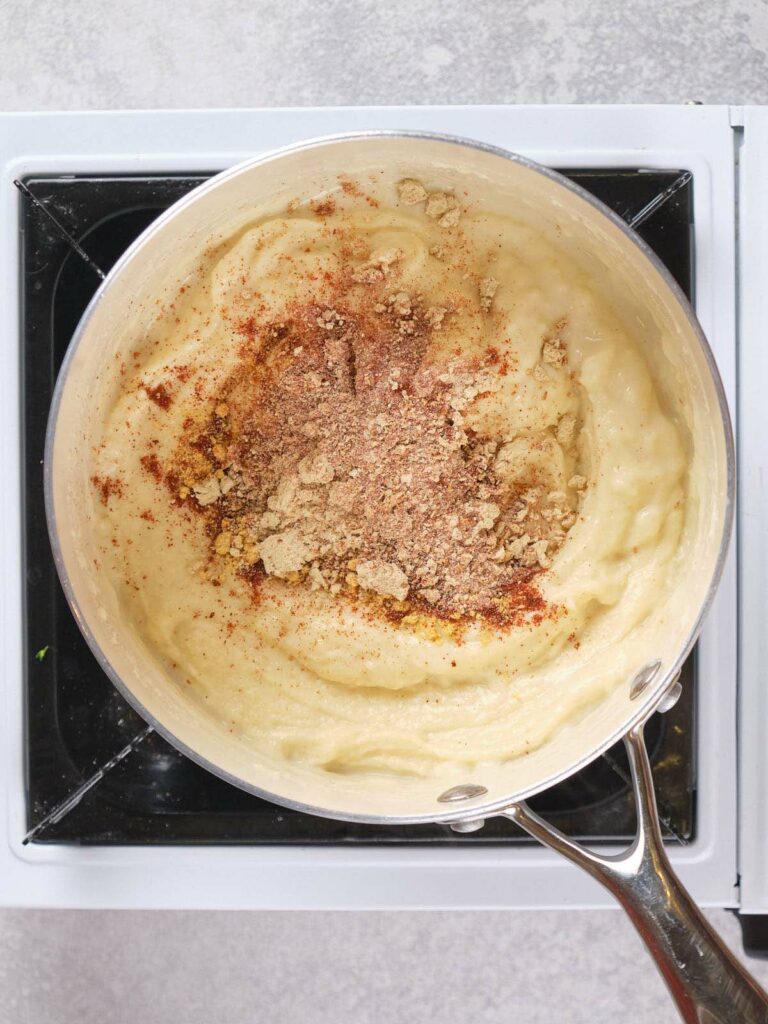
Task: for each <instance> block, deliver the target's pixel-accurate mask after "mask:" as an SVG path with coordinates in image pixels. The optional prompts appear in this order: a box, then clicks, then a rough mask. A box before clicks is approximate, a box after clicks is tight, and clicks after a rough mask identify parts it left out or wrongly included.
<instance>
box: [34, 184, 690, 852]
mask: <svg viewBox="0 0 768 1024" xmlns="http://www.w3.org/2000/svg"><path fill="white" fill-rule="evenodd" d="M563 173H565V174H567V175H568V177H570V178H572V179H573V180H574V181H577V182H578V183H579V184H580V185H582V186H583V187H584V188H585V189H587V190H589V191H590V192H592V193H593V194H595V195H596V196H597V197H598V198H600V199H602V200H603V202H605V203H606V204H607V205H608V206H610V207H611V208H612V209H614V210H615V211H616V212H617V213H618V214H619V215H620V216H621V217H623V218H624V219H625V220H627V221H628V222H629V223H630V224H632V226H633V227H635V228H636V229H637V230H638V233H639V234H640V235H641V236H642V237H643V238H644V239H645V240H646V241H647V242H648V243H649V244H650V245H651V247H652V248H653V249H654V250H655V251H656V252H657V253H658V255H659V256H660V257H661V259H662V260H663V262H664V263H665V264H666V265H667V267H668V268H669V269H670V271H671V272H672V274H673V276H674V277H675V278H676V280H677V281H678V283H679V284H680V285H681V287H682V288H683V290H684V291H685V292H686V294H687V295H688V296H689V297H690V295H691V283H692V280H693V266H692V253H693V246H692V232H693V223H692V209H693V202H692V200H693V181H692V178H691V175H690V174H689V173H688V172H683V171H678V170H669V171H659V170H652V171H651V170H626V169H616V170H611V169H599V170H573V171H569V170H566V171H564V172H563ZM207 177H208V175H184V174H181V175H180V174H174V175H153V176H142V177H132V176H128V175H121V176H111V177H107V176H104V177H95V176H94V177H84V176H77V175H69V176H51V177H38V178H27V179H25V181H24V182H23V183H20V187H21V188H22V191H25V193H26V195H27V200H28V201H27V202H26V203H24V204H23V206H22V214H21V218H22V219H21V224H20V228H21V255H20V258H21V265H22V325H23V332H22V339H23V341H22V353H21V362H22V378H23V392H22V398H23V416H24V419H23V423H24V432H23V442H22V443H23V446H24V451H23V465H24V496H25V503H26V504H25V510H26V529H25V534H24V551H23V557H24V569H25V581H26V606H25V630H26V636H25V640H26V645H27V650H28V659H27V671H26V695H27V715H26V731H27V734H26V741H27V742H26V749H27V765H26V767H27V823H28V826H29V828H30V829H33V828H34V827H35V826H36V825H38V824H39V823H40V822H41V821H42V820H43V819H44V818H45V817H46V815H47V814H49V813H50V812H51V810H52V809H54V808H58V807H59V805H63V806H62V808H61V809H60V811H59V813H57V814H56V815H55V816H54V820H52V821H50V822H48V823H47V824H46V825H45V827H44V828H40V830H39V832H37V833H36V834H35V836H34V841H35V842H57V843H61V842H80V843H143V844H147V843H205V844H217V843H229V844H231V843H242V844H256V843H260V844H263V843H296V844H301V845H307V844H329V843H330V844H339V843H367V844H381V843H385V844H386V843H389V844H391V843H408V844H418V843H435V842H437V843H443V844H444V843H453V844H465V843H474V844H477V843H480V844H489V843H491V844H492V843H510V842H512V843H526V842H530V841H531V840H529V839H528V838H527V837H525V836H523V834H522V833H520V832H519V831H518V830H517V829H516V828H515V826H514V825H513V824H512V823H511V822H510V821H508V820H506V819H493V820H491V821H489V822H488V823H487V825H486V826H485V828H484V829H482V830H481V831H479V832H474V833H470V834H466V835H458V834H457V833H454V832H452V831H451V830H450V829H449V828H448V826H446V825H419V826H408V827H405V826H394V827H386V828H385V827H381V826H368V825H359V824H351V823H347V822H339V821H331V820H328V819H323V818H315V817H312V816H311V815H307V814H302V813H299V812H297V811H292V810H288V809H286V808H282V807H278V806H276V805H274V804H270V803H268V802H266V801H264V800H260V799H258V798H257V797H254V796H251V795H249V794H248V793H245V792H243V791H242V790H239V789H237V788H235V787H234V786H231V785H229V784H228V783H226V782H223V781H222V780H220V779H218V778H216V777H215V776H213V775H211V774H210V773H209V772H207V771H205V770H204V769H202V768H200V767H198V765H196V764H194V763H193V762H192V761H190V760H189V759H188V758H187V757H185V756H184V755H183V754H180V753H179V752H178V751H177V750H176V749H175V748H174V747H172V746H171V745H170V744H168V743H167V742H166V741H165V740H163V739H162V738H161V737H160V736H159V735H158V734H157V733H155V732H153V731H151V730H148V729H147V728H146V726H145V723H144V722H143V721H142V720H141V718H139V716H138V715H137V714H136V713H135V712H134V711H133V710H132V709H131V708H130V707H129V706H128V704H127V703H126V702H125V701H124V700H123V699H122V697H121V696H120V695H119V694H118V692H117V691H116V690H115V689H114V687H113V686H112V684H111V683H110V681H109V680H108V678H107V677H106V676H105V675H104V673H103V672H102V670H101V669H100V668H99V666H98V664H97V662H96V660H95V658H94V657H93V655H92V654H91V652H90V650H89V649H88V646H87V644H86V643H85V641H84V640H83V638H82V636H81V634H80V632H79V630H78V628H77V625H76V624H75V621H74V619H73V617H72V614H71V613H70V611H69V608H68V606H67V603H66V600H65V598H64V595H63V593H62V590H61V588H60V586H59V582H58V578H57V576H56V571H55V568H54V564H53V559H52V556H51V550H50V546H49V543H48V536H47V532H46V526H45V512H44V505H43V480H42V465H41V463H42V457H43V445H44V437H45V427H46V421H47V417H48V410H49V407H50V403H51V396H52V393H53V386H54V382H55V379H56V374H57V372H58V369H59V366H60V363H61V360H62V358H63V356H64V352H65V351H66V348H67V345H68V344H69V340H70V338H71V337H72V334H73V332H74V330H75V327H76V325H77V323H78V321H79V319H80V317H81V315H82V313H83V311H84V310H85V307H86V305H87V304H88V301H89V300H90V298H91V297H92V295H93V293H94V291H95V290H96V288H97V287H98V285H99V282H100V276H101V275H103V274H104V273H105V272H107V271H108V270H109V268H110V267H111V266H112V265H113V263H114V262H115V261H116V260H117V259H118V257H119V256H120V255H121V254H122V253H123V252H124V251H125V249H126V248H127V246H128V245H129V244H130V243H131V242H132V241H133V240H134V238H136V237H137V235H139V234H140V233H141V231H143V230H144V228H146V227H147V226H148V225H149V224H150V223H151V222H152V221H153V220H154V219H155V218H156V217H157V216H158V214H160V213H161V212H162V211H163V210H165V209H166V208H167V207H168V206H170V205H171V204H172V203H173V202H175V201H176V200H177V199H179V198H181V197H182V196H183V195H185V194H186V193H187V192H189V190H190V189H192V188H194V187H195V186H196V185H199V184H200V183H201V182H202V181H205V180H206V179H207ZM695 677H696V671H695V656H692V657H691V658H689V660H688V662H687V663H686V665H685V666H684V669H683V683H684V685H683V696H682V698H681V699H680V701H679V702H678V703H677V705H676V706H675V707H674V708H673V709H672V710H671V711H670V712H668V713H667V714H666V715H664V716H659V715H657V716H655V717H654V718H653V719H652V720H651V722H649V724H648V726H647V729H646V736H647V740H648V745H649V749H650V752H651V754H652V760H653V765H654V780H655V785H656V793H657V799H658V803H659V808H660V812H661V815H662V819H663V821H664V826H665V830H666V833H667V836H668V838H669V839H670V840H671V841H674V842H680V843H684V842H687V841H688V840H690V839H691V838H693V836H694V833H695V804H696V770H695V769H696V765H695V759H696V744H695ZM143 732H144V733H146V735H142V733H143ZM125 748H129V750H128V752H127V753H126V754H125V756H123V757H121V756H120V754H121V753H122V752H124V750H125ZM116 755H117V756H116ZM111 762H113V763H111ZM105 766H106V768H107V769H108V770H105V771H104V773H103V776H101V775H97V776H96V777H95V778H93V779H91V777H92V776H94V773H97V772H99V771H100V770H101V769H104V768H105ZM89 780H91V781H92V782H93V784H92V785H90V788H87V790H86V792H85V793H84V794H83V796H82V798H81V799H79V800H73V799H71V798H72V794H73V793H77V791H78V789H79V788H80V787H83V786H84V783H86V782H87V781H89ZM628 780H629V772H628V766H627V761H626V757H625V755H624V750H623V747H622V746H621V745H619V746H618V747H616V748H614V749H613V750H612V751H611V752H610V753H609V754H607V755H606V756H605V757H601V758H598V759H597V760H596V761H594V762H593V763H592V764H591V765H589V766H588V767H587V768H585V769H584V770H583V771H581V772H579V773H578V774H576V775H574V776H573V777H572V778H570V779H568V780H566V781H565V782H563V783H561V784H560V785H558V786H555V787H553V788H552V789H550V790H548V791H547V792H545V793H543V794H541V795H540V796H539V797H536V798H534V799H532V800H531V801H530V803H531V806H532V807H533V808H534V809H535V810H537V811H539V812H540V813H542V814H544V815H546V817H547V818H548V819H549V820H550V821H551V822H552V823H553V824H555V825H557V827H559V828H560V829H562V830H563V831H564V832H566V833H567V834H568V835H571V836H574V837H578V838H582V839H587V840H593V841H598V842H601V841H615V840H619V839H625V838H628V837H630V836H631V835H633V834H634V802H633V799H632V795H631V790H630V786H629V781H628ZM65 812H66V813H65Z"/></svg>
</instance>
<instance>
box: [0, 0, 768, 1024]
mask: <svg viewBox="0 0 768 1024" xmlns="http://www.w3.org/2000/svg"><path fill="white" fill-rule="evenodd" d="M767 52H768V4H767V3H766V2H765V0H676V2H669V0H649V2H647V3H643V4H639V3H638V4H630V3H622V2H618V0H532V2H530V3H521V2H517V0H515V2H507V0H490V2H488V0H485V2H483V0H480V2H478V0H475V2H473V3H468V2H466V0H461V2H460V0H442V2H433V3H426V2H421V0H390V2H389V3H383V2H377V0H359V2H354V0H282V2H276V0H250V2H246V0H216V2H215V3H209V2H203V0H188V2H185V3H181V2H178V0H165V2H163V0H133V2H132V3H126V4H120V5H118V4H114V5H113V4H106V3H103V2H102V3H98V2H96V0H69V2H67V3H52V2H50V0H40V2H37V3H35V4H32V3H29V2H27V3H25V2H24V0H21V2H19V0H16V2H12V0H0V109H4V110H13V109H20V110H21V109H23V110H34V109H95V108H117V107H134V108H136V107H153V108H157V107H229V106H273V105H290V106H293V105H296V106H305V105H322V104H368V103H370V104H391V103H541V102H544V103H552V102H565V103H571V102H579V103H603V102H624V103H639V102H681V101H685V100H689V99H694V100H701V101H703V102H710V103H713V102H731V103H768V65H767ZM711 917H712V920H713V922H714V923H715V925H716V927H717V928H718V929H719V930H720V931H721V932H722V933H723V934H725V935H726V937H727V938H728V940H729V941H730V942H731V943H732V945H733V946H734V947H735V948H737V949H739V948H740V936H739V930H738V925H737V923H736V921H735V920H734V918H733V917H732V916H731V915H729V914H727V913H726V912H725V911H714V912H712V913H711ZM752 967H753V969H754V970H755V973H756V974H757V975H758V976H759V977H760V979H761V981H762V983H763V984H764V985H766V984H768V964H758V965H755V962H754V961H753V962H752ZM0 1006H4V1007H5V1008H6V1009H5V1011H4V1012H3V1014H2V1016H3V1019H4V1020H9V1021H13V1022H14V1024H43V1022H45V1024H49V1022H54V1024H91V1022H93V1024H97V1022H98V1024H101V1022H102V1021H104V1020H109V1021H110V1022H112V1024H123V1022H126V1024H128V1022H130V1024H134V1022H136V1021H141V1022H142V1024H160V1022H163V1024H165V1022H167V1021H173V1020H180V1021H184V1022H185V1024H211V1022H214V1024H218V1022H226V1024H246V1022H247V1024H251V1022H254V1021H281V1022H285V1024H293V1022H298V1021H302V1022H303V1021H308V1022H313V1024H325V1022H328V1024H331V1022H333V1024H340V1022H346V1021H349V1022H354V1024H368V1022H371V1024H379V1022H382V1024H383V1022H385V1021H386V1022H387V1024H389V1022H393V1021H394V1022H397V1021H404V1020H407V1021H409V1024H421V1022H427V1021H430V1022H431V1021H433V1020H435V1019H443V1020H446V1021H451V1022H456V1024H463V1022H465V1021H467V1022H469V1021H471V1022H473V1024H495V1022H499V1024H501V1022H502V1021H503V1022H508V1021H514V1022H515V1024H539V1022H541V1024H552V1022H553V1021H558V1022H563V1024H614V1022H616V1021H619V1020H621V1021H627V1022H631V1024H646V1022H648V1024H650V1022H653V1024H666V1022H669V1024H672V1022H674V1021H676V1020H677V1016H676V1013H675V1011H674V1010H673V1009H672V1007H671V1004H670V1003H669V1001H668V999H667V996H666V994H665V991H664V988H663V985H662V982H661V981H660V979H659V977H658V976H657V974H656V971H655V969H654V968H653V967H652V965H651V964H650V962H649V960H648V959H647V957H646V954H645V953H644V951H643V949H642V947H641V945H640V943H639V941H638V940H637V939H636V938H635V936H634V933H633V931H632V928H631V926H630V924H629V923H628V921H627V920H626V919H625V918H624V917H623V916H622V915H621V914H619V913H618V912H608V911H604V912H598V911H595V912H589V911H570V912H568V911H562V912H550V911H547V912H544V911H541V912H531V913H439V914H426V913H394V914H376V913H358V914H351V913H343V914H342V913H339V914H331V913H295V912H294V913H286V914H278V913H258V914H257V913H245V912H243V913H192V912H160V911H157V912H125V913H113V912H106V911H103V912H80V911H4V912H0ZM734 1024H735V1022H734Z"/></svg>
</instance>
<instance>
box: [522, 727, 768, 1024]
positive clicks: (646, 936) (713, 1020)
mask: <svg viewBox="0 0 768 1024" xmlns="http://www.w3.org/2000/svg"><path fill="white" fill-rule="evenodd" d="M624 743H625V745H626V748H627V754H628V755H629V763H630V766H631V769H632V782H633V786H634V791H635V803H636V806H637V834H636V835H635V839H634V841H633V843H632V845H631V846H630V847H629V848H628V849H627V850H626V851H624V852H623V853H620V854H617V855H615V856H600V855H599V854H596V853H593V852H592V851H591V850H587V849H584V848H583V847H581V846H579V845H578V844H577V843H574V842H573V841H572V840H571V839H569V838H568V837H567V836H565V835H563V833H562V832H559V831H558V830H557V829H555V828H553V827H552V826H551V825H548V824H547V822H545V821H544V820H543V819H542V818H540V817H539V816H538V815H537V814H534V813H533V811H531V810H530V808H529V807H528V806H527V804H525V803H523V802H521V803H517V804H512V805H511V806H510V807H508V808H506V809H505V810H504V812H503V814H504V816H505V817H507V818H511V819H512V821H514V822H515V823H516V824H517V825H519V826H520V827H521V828H523V829H525V831H526V832H528V833H529V834H530V835H532V836H533V837H534V838H535V839H538V840H539V842H541V843H543V844H544V845H545V846H548V847H550V849H552V850H556V851H557V852H558V853H561V854H563V856H564V857H567V858H568V859H569V860H571V861H573V862H574V863H575V864H578V865H579V866H580V867H582V868H584V870H585V871H588V872H589V873H590V874H591V875H592V876H593V877H594V878H596V879H597V880H598V882H600V883H602V885H604V886H605V887H606V889H608V890H609V891H610V892H611V893H613V895H614V896H615V897H616V899H617V900H618V901H619V903H621V905H622V906H623V908H624V910H626V912H627V914H629V917H630V918H631V920H632V923H633V924H634V926H635V928H636V929H637V931H638V933H639V935H640V938H641V939H642V940H643V942H644V943H645V945H646V946H647V947H648V951H649V952H650V954H651V956H652V957H653V959H654V960H655V961H656V966H657V967H658V968H659V970H660V971H661V974H662V976H663V978H664V980H665V981H666V983H667V986H668V987H669V990H670V993H671V994H672V997H673V999H674V1000H675V1002H676V1003H677V1007H678V1010H679V1011H680V1015H681V1017H682V1019H683V1020H684V1021H686V1022H687V1024H734V1022H736V1021H738V1022H739V1024H768V995H766V993H765V992H764V991H763V989H762V988H761V987H760V986H759V985H758V983H757V982H756V981H755V980H754V979H753V978H752V977H751V976H750V974H749V973H748V972H747V971H746V970H745V969H744V967H742V966H741V964H740V963H739V961H738V960H737V959H736V957H735V956H734V955H733V954H732V953H731V952H730V950H729V949H728V948H727V947H726V946H725V944H724V943H723V942H722V940H721V939H720V937H719V936H718V935H717V933H716V932H715V931H714V930H713V929H712V928H711V926H710V925H709V923H708V921H707V920H706V918H705V917H704V915H703V914H702V913H701V911H700V910H699V908H698V907H697V906H696V904H695V903H694V902H693V900H692V899H691V897H690V896H689V894H688V892H687V891H686V890H685V889H684V888H683V886H682V884H681V882H680V880H679V879H678V877H677V875H676V874H675V873H674V871H673V870H672V866H671V864H670V863H669V858H668V857H667V854H666V851H665V849H664V844H663V842H662V838H661V828H660V826H659V816H658V812H657V809H656V795H655V793H654V789H653V778H652V775H651V763H650V760H649V758H648V753H647V751H646V748H645V741H644V739H643V725H642V724H641V725H639V726H637V727H635V728H634V729H632V730H631V731H630V732H629V733H628V734H627V736H626V737H625V739H624Z"/></svg>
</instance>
